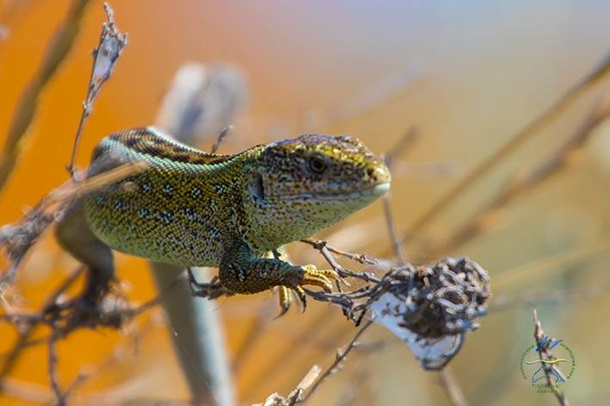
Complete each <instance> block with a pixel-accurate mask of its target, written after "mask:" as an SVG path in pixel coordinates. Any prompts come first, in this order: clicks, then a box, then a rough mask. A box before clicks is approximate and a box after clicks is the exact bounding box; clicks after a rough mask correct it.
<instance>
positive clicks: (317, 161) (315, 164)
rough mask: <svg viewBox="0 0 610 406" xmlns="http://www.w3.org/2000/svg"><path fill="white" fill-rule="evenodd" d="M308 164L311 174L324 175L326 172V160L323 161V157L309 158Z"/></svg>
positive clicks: (314, 156)
mask: <svg viewBox="0 0 610 406" xmlns="http://www.w3.org/2000/svg"><path fill="white" fill-rule="evenodd" d="M308 164H309V169H310V170H311V171H312V172H313V173H324V171H326V168H328V165H327V163H326V160H325V159H324V157H322V156H320V155H312V156H311V157H310V158H309V162H308Z"/></svg>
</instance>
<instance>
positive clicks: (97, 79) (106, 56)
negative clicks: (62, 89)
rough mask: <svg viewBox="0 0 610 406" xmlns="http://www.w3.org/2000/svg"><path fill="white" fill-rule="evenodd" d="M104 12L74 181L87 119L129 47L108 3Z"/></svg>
mask: <svg viewBox="0 0 610 406" xmlns="http://www.w3.org/2000/svg"><path fill="white" fill-rule="evenodd" d="M104 11H105V12H106V18H107V21H106V22H105V23H104V24H103V25H102V33H101V35H100V40H99V43H98V46H97V48H96V49H94V50H93V66H92V67H91V76H90V78H89V84H88V86H87V97H86V99H85V101H84V102H83V113H82V114H81V117H80V122H79V123H78V129H77V130H76V136H75V137H74V145H73V146H72V157H71V159H70V165H69V166H68V171H69V172H70V176H71V177H72V178H73V179H74V173H75V172H74V171H75V164H76V155H77V153H78V145H79V143H80V139H81V135H82V132H83V128H84V126H85V122H86V121H87V118H89V116H90V115H91V111H92V110H93V103H94V101H95V98H96V97H97V95H98V94H99V92H100V91H101V90H102V87H103V86H104V83H106V81H107V80H108V79H110V76H111V75H112V71H113V69H114V66H115V65H116V63H117V62H118V60H119V57H120V56H121V52H123V48H125V46H126V45H127V34H121V33H120V32H119V30H118V29H117V27H116V25H115V23H114V12H113V11H112V8H110V6H109V5H108V3H104Z"/></svg>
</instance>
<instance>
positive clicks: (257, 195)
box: [250, 174, 265, 202]
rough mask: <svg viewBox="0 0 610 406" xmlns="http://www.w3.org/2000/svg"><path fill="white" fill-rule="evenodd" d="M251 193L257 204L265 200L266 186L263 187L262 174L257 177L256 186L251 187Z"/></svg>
mask: <svg viewBox="0 0 610 406" xmlns="http://www.w3.org/2000/svg"><path fill="white" fill-rule="evenodd" d="M250 191H251V192H252V197H254V200H255V201H256V202H262V201H263V200H265V186H264V185H263V177H262V176H261V175H260V174H257V175H256V178H255V180H254V184H252V185H251V187H250Z"/></svg>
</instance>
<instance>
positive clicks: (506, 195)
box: [435, 111, 610, 253]
mask: <svg viewBox="0 0 610 406" xmlns="http://www.w3.org/2000/svg"><path fill="white" fill-rule="evenodd" d="M608 116H610V111H604V112H602V111H596V112H594V113H593V116H592V117H590V118H588V119H587V120H586V121H585V123H584V124H583V125H582V126H581V128H580V129H579V130H578V131H576V132H574V134H573V135H572V136H571V137H570V138H569V139H568V140H567V141H566V142H565V143H564V144H563V145H562V146H561V147H560V148H559V149H558V150H557V151H556V152H555V153H553V154H552V155H551V156H550V157H549V158H548V159H546V160H545V161H544V162H542V163H541V164H539V165H538V166H537V167H536V168H534V169H533V170H532V171H531V172H530V173H529V174H528V175H526V176H523V175H522V174H521V173H517V174H515V175H514V176H513V177H512V179H510V180H509V181H508V182H506V185H505V186H504V187H503V188H502V189H501V190H500V191H499V192H498V194H497V195H496V196H495V197H494V198H492V199H491V201H490V202H489V203H488V204H487V205H485V206H484V207H482V208H481V209H480V210H479V211H478V212H477V213H476V214H475V215H473V216H472V217H471V218H470V219H469V220H468V221H466V223H465V224H464V225H463V226H462V227H460V228H459V229H458V230H456V231H455V232H453V233H452V235H451V236H450V237H449V238H447V240H446V241H445V242H444V243H443V244H442V245H441V246H440V247H436V250H435V251H436V252H437V253H442V252H448V251H450V250H454V249H456V248H457V247H459V246H462V245H464V244H465V243H467V242H468V241H471V240H472V239H474V238H476V237H477V236H478V235H480V234H481V233H482V232H483V231H484V230H486V229H487V226H486V225H487V224H488V223H489V222H488V221H487V220H488V219H490V218H495V217H496V216H495V215H494V214H495V213H499V212H501V210H502V209H503V208H504V207H506V206H507V205H508V204H510V203H511V202H512V201H514V200H515V199H516V198H519V197H522V196H524V195H526V194H527V193H528V192H530V191H532V190H534V188H536V187H537V186H539V185H540V184H542V183H543V182H545V181H547V180H549V179H550V178H551V177H553V176H554V175H557V174H558V173H560V172H561V171H562V170H563V169H565V168H567V167H568V163H569V158H570V156H572V154H573V153H574V152H575V151H577V150H579V149H580V148H582V147H583V145H584V144H585V143H586V142H587V140H588V139H589V137H590V136H591V134H593V130H594V129H595V128H596V127H597V126H598V125H599V124H600V123H602V122H603V121H604V120H606V119H607V118H608Z"/></svg>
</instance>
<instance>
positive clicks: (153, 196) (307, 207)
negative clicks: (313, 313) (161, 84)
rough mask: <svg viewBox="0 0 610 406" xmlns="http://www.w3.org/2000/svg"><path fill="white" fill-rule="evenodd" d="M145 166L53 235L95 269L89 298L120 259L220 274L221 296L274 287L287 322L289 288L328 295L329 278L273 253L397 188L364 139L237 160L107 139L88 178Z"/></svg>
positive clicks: (142, 136) (146, 141)
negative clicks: (121, 168)
mask: <svg viewBox="0 0 610 406" xmlns="http://www.w3.org/2000/svg"><path fill="white" fill-rule="evenodd" d="M138 161H143V162H145V164H146V165H145V169H144V170H143V171H142V172H139V173H137V174H136V175H133V176H131V177H128V178H126V179H123V180H121V181H118V182H115V183H114V184H111V185H107V186H105V187H103V188H102V189H100V190H98V191H97V192H95V193H93V194H90V195H86V196H83V197H82V198H80V199H78V200H75V201H74V202H73V203H72V204H71V206H70V207H69V208H68V209H67V210H66V214H65V215H64V216H63V218H62V219H60V220H59V224H58V226H57V227H56V231H55V234H56V237H57V240H58V242H59V243H60V245H61V246H62V247H63V248H64V249H65V250H67V251H68V252H69V253H70V254H71V255H72V256H73V257H75V258H76V259H77V260H79V261H80V262H82V263H83V264H85V265H86V266H87V270H88V272H87V281H86V283H85V288H84V290H83V292H82V294H81V298H82V299H83V300H84V301H85V302H86V303H88V304H91V305H95V303H97V301H98V300H99V299H100V298H102V297H104V296H105V294H106V293H108V292H109V290H110V284H111V282H112V281H113V280H114V278H115V276H114V275H115V274H114V262H113V251H112V250H116V251H120V252H124V253H127V254H131V255H135V256H139V257H143V258H147V259H150V260H154V261H159V262H164V263H170V264H175V265H180V266H182V267H186V268H187V269H188V268H189V267H195V266H208V267H216V268H218V269H219V272H218V280H219V283H220V285H221V286H222V288H224V289H225V290H226V291H228V292H231V293H232V294H253V293H258V292H262V291H265V290H268V289H271V288H274V287H276V286H279V289H280V295H279V296H280V307H281V310H282V313H281V314H283V313H285V312H286V311H287V310H288V308H289V306H290V302H291V298H292V295H291V294H290V290H293V291H295V292H296V293H297V295H299V297H300V298H301V299H304V292H303V288H302V287H303V286H304V285H312V286H318V287H321V288H322V289H324V290H325V291H327V292H330V291H332V283H331V281H332V280H333V279H336V277H337V275H336V273H335V272H334V271H332V270H319V269H317V268H316V267H315V266H314V265H304V266H297V265H292V264H290V263H289V262H287V261H284V260H283V259H282V258H280V257H278V256H277V255H276V257H269V255H266V254H267V253H269V252H273V253H277V249H278V248H279V247H281V246H283V245H284V244H287V243H289V242H293V241H297V240H300V239H303V238H307V237H310V236H311V235H313V234H315V233H317V232H318V231H321V230H323V229H325V228H327V227H329V226H331V225H333V224H335V223H337V222H339V221H341V220H342V219H344V218H345V217H347V216H348V215H349V214H351V213H353V212H355V211H357V210H359V209H361V208H363V207H365V206H367V205H368V204H370V203H371V202H373V201H374V200H375V199H377V198H378V197H380V196H382V195H383V194H384V193H386V192H387V191H388V190H389V188H390V181H391V176H390V171H389V169H388V167H387V166H386V165H385V164H384V162H383V160H381V159H380V158H378V157H377V156H375V155H374V154H373V153H372V152H371V151H370V150H369V149H368V148H367V147H366V146H365V145H364V144H363V143H362V142H360V141H359V140H358V139H357V138H354V137H350V136H330V135H318V134H308V135H302V136H299V137H297V138H294V139H287V140H281V141H276V142H272V143H268V144H262V145H257V146H254V147H252V148H249V149H247V150H245V151H243V152H241V153H237V154H234V155H218V154H210V153H206V152H203V151H200V150H197V149H195V148H191V147H189V146H186V145H184V144H181V143H179V142H177V141H174V140H173V139H172V138H171V137H170V136H169V135H167V134H165V133H164V132H163V131H161V130H160V129H157V128H155V127H143V128H134V129H129V130H125V131H120V132H117V133H114V134H111V135H108V136H106V137H105V138H103V139H102V140H101V141H100V142H99V143H98V145H97V146H96V147H95V148H94V150H93V154H92V158H91V163H90V165H89V167H88V169H87V171H86V175H85V176H86V177H92V176H95V175H97V174H100V173H103V172H105V171H108V170H111V169H113V168H116V167H118V166H120V165H124V164H129V163H133V162H138Z"/></svg>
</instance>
